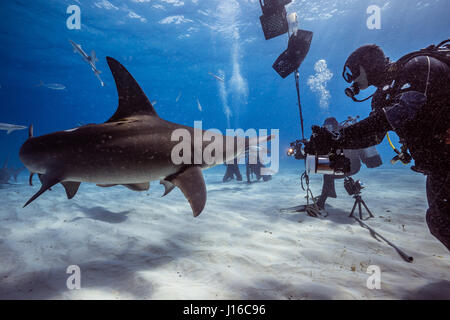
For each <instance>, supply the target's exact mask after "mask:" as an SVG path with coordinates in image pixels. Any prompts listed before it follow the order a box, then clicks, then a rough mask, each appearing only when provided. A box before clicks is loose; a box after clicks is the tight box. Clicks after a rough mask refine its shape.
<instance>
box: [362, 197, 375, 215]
mask: <svg viewBox="0 0 450 320" xmlns="http://www.w3.org/2000/svg"><path fill="white" fill-rule="evenodd" d="M361 202H362V204H363V206H364V208H366V210H367V212H368V213H369V216H370V217H371V218H375V216H374V215H373V214H372V212H370V210H369V208H368V207H367V205H366V203H365V202H364V200H361Z"/></svg>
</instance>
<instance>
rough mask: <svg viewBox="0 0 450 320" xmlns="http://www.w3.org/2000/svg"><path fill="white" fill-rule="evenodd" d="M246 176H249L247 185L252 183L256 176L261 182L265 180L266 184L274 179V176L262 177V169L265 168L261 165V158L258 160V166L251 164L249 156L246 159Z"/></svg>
mask: <svg viewBox="0 0 450 320" xmlns="http://www.w3.org/2000/svg"><path fill="white" fill-rule="evenodd" d="M246 164H247V165H246V175H247V183H251V182H252V181H251V180H252V179H251V178H252V176H253V175H255V176H256V180H257V181H259V180H261V178H262V179H263V181H264V182H267V181H269V180H270V179H272V176H269V175H262V174H261V169H262V168H265V166H264V165H263V164H262V163H261V160H260V159H259V157H258V158H257V161H256V164H251V163H250V161H249V159H248V156H247V158H246Z"/></svg>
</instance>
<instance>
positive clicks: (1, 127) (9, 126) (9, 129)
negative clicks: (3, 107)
mask: <svg viewBox="0 0 450 320" xmlns="http://www.w3.org/2000/svg"><path fill="white" fill-rule="evenodd" d="M26 128H28V127H25V126H18V125H16V124H9V123H0V130H5V131H6V133H7V134H10V133H11V132H14V131H16V130H24V129H26Z"/></svg>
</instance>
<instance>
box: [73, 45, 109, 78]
mask: <svg viewBox="0 0 450 320" xmlns="http://www.w3.org/2000/svg"><path fill="white" fill-rule="evenodd" d="M69 42H70V44H71V45H72V47H73V52H74V53H78V54H79V55H80V56H81V57H82V58H83V60H84V61H86V62H87V63H88V64H89V65H90V66H91V69H92V71H93V72H94V74H95V76H96V77H97V79H98V80H99V81H100V84H101V86H102V87H104V86H105V83H104V82H103V80H102V79H101V78H100V73H102V72H101V71H100V70H98V69H97V67H96V66H95V63H96V62H97V61H98V59H97V55H96V54H95V51H94V50H92V51H91V55H88V54H87V53H86V52H84V50H83V49H82V48H81V45H80V44H77V43H75V42H73V41H72V40H70V39H69Z"/></svg>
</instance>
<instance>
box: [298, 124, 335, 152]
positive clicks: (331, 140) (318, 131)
mask: <svg viewBox="0 0 450 320" xmlns="http://www.w3.org/2000/svg"><path fill="white" fill-rule="evenodd" d="M311 129H312V135H311V138H310V140H309V142H308V143H306V144H305V153H306V154H319V155H326V154H328V153H330V152H331V151H332V150H334V149H336V148H338V141H337V137H336V136H335V134H334V133H332V132H331V131H329V130H328V129H326V128H323V127H319V126H312V128H311Z"/></svg>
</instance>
